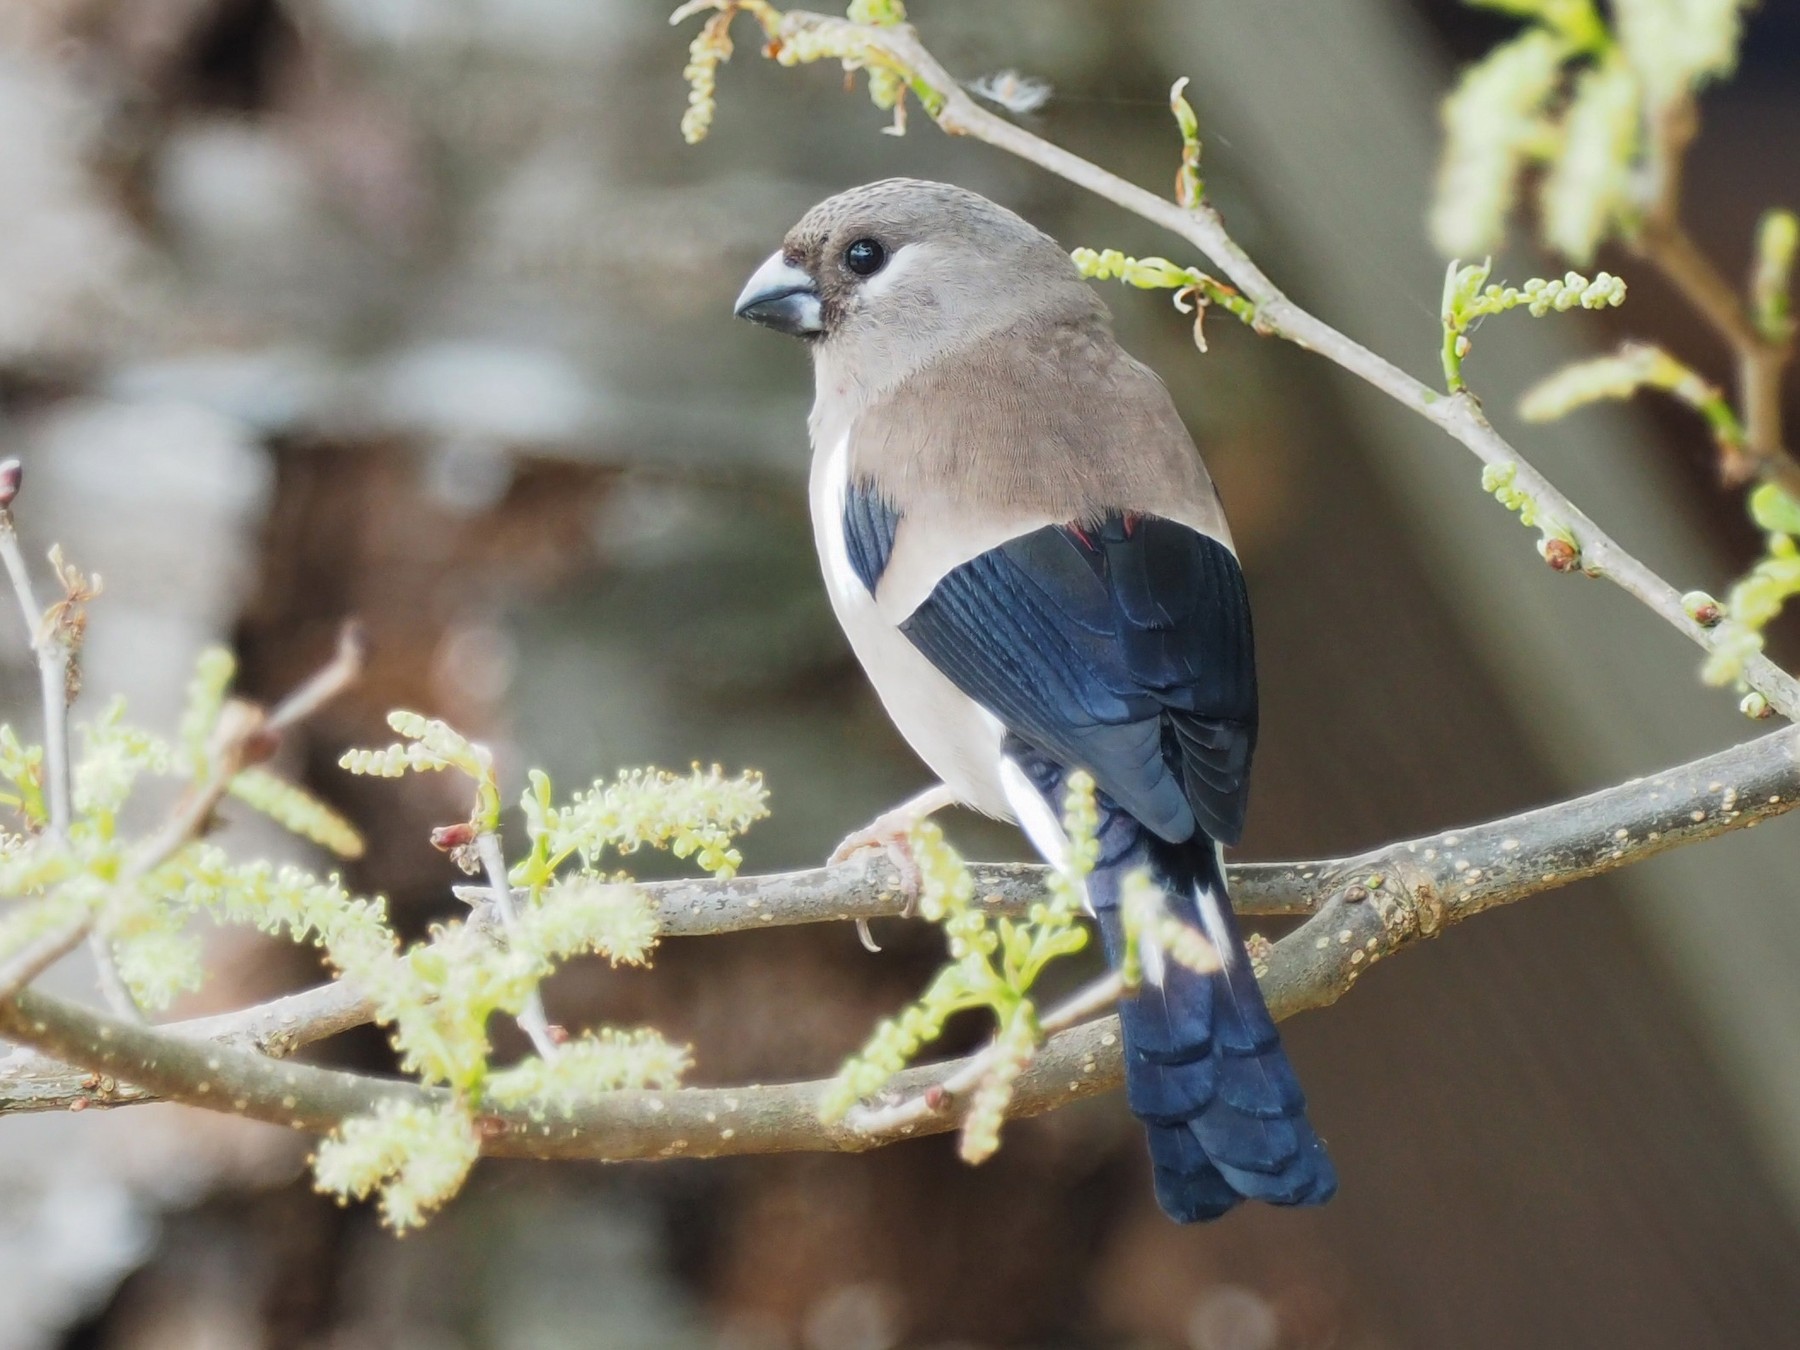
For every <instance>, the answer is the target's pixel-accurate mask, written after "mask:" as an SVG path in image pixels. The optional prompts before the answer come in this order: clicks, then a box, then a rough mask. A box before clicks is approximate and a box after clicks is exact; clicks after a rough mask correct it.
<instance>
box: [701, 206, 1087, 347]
mask: <svg viewBox="0 0 1800 1350" xmlns="http://www.w3.org/2000/svg"><path fill="white" fill-rule="evenodd" d="M1099 308H1100V306H1099V301H1098V299H1097V298H1096V297H1095V296H1094V294H1093V292H1092V290H1091V289H1090V288H1089V287H1088V286H1087V285H1086V284H1085V283H1083V282H1082V280H1081V278H1080V275H1079V274H1078V273H1077V272H1076V270H1075V267H1074V264H1073V263H1071V262H1070V261H1069V256H1068V254H1067V253H1065V252H1064V251H1063V249H1062V247H1061V245H1059V244H1058V243H1057V242H1056V241H1055V240H1054V239H1052V238H1051V237H1050V236H1049V235H1047V234H1045V233H1043V231H1041V230H1039V229H1037V228H1035V227H1034V226H1032V225H1030V224H1028V223H1027V222H1026V221H1024V220H1023V219H1021V218H1020V217H1019V216H1017V215H1015V214H1014V213H1013V212H1011V211H1008V210H1007V209H1006V208H1005V207H1003V206H999V205H996V204H995V203H994V202H991V201H989V200H988V199H987V198H985V197H982V196H980V195H978V194H976V193H973V192H969V191H967V190H966V189H963V188H958V187H952V186H950V185H948V184H946V183H929V182H923V181H921V180H918V179H913V178H890V179H886V180H884V181H882V182H879V183H870V184H868V185H867V186H865V187H859V188H852V189H850V190H849V191H848V192H841V193H839V194H838V195H837V196H835V197H830V198H827V199H826V200H825V201H822V202H820V203H819V204H818V205H817V206H815V207H813V209H812V210H810V211H808V212H807V213H806V214H805V215H804V216H802V217H801V219H800V222H799V223H798V224H797V225H795V226H794V228H793V229H791V230H789V231H788V234H787V238H786V239H785V240H783V241H782V245H781V247H780V248H779V249H777V250H776V251H775V253H773V254H772V255H770V257H769V259H768V261H767V262H765V263H763V265H762V266H761V267H759V268H757V270H756V273H755V275H753V276H752V277H751V278H750V281H749V283H748V284H747V285H746V286H745V287H744V291H743V294H742V295H740V296H739V297H738V302H737V310H736V312H737V314H738V316H739V317H740V318H745V319H749V320H750V321H751V322H753V323H759V324H763V325H764V326H766V327H769V328H773V329H775V330H777V331H778V332H782V333H788V334H791V335H793V336H795V337H801V338H805V339H806V340H808V341H809V342H811V343H813V344H815V350H818V351H821V352H823V351H824V350H825V349H827V348H834V349H837V350H839V351H844V352H846V354H847V353H848V351H849V350H852V349H854V350H857V351H860V352H863V353H866V355H867V356H869V357H871V358H876V359H878V360H880V361H881V362H882V364H883V365H884V366H886V367H888V368H889V369H890V372H891V373H896V374H897V373H898V371H897V370H893V367H894V366H895V365H896V364H897V365H898V366H899V367H902V368H905V367H911V366H913V365H916V364H918V363H919V362H921V361H922V360H924V359H925V358H926V356H927V354H931V353H941V352H943V351H945V350H946V349H949V348H953V347H955V346H958V345H960V344H962V343H964V342H969V341H973V340H974V339H976V338H978V337H980V336H982V335H983V334H986V333H991V332H996V331H1000V330H1002V329H1006V328H1010V327H1013V326H1015V325H1017V324H1019V323H1021V322H1026V321H1029V320H1030V319H1032V318H1037V317H1042V318H1045V319H1048V320H1051V321H1054V320H1055V319H1057V318H1061V317H1064V316H1068V317H1081V316H1085V315H1090V314H1093V313H1094V312H1095V311H1096V310H1098V309H1099Z"/></svg>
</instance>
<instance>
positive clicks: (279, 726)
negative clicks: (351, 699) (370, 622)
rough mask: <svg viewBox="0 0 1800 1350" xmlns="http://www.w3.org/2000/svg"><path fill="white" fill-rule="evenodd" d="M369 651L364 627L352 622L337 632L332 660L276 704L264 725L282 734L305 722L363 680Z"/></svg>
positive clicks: (354, 621)
mask: <svg viewBox="0 0 1800 1350" xmlns="http://www.w3.org/2000/svg"><path fill="white" fill-rule="evenodd" d="M368 652H369V644H368V637H367V635H366V634H365V633H364V632H363V626H362V625H361V624H360V623H358V622H357V621H356V620H354V619H352V620H350V621H349V622H348V623H346V624H344V626H343V627H342V628H340V629H338V640H337V648H336V649H335V650H334V651H333V652H332V654H331V660H329V661H328V662H326V663H325V664H324V665H322V666H320V667H319V669H318V670H316V671H314V672H313V674H312V675H310V676H308V677H307V679H306V681H305V682H304V683H303V684H301V685H300V686H299V687H298V688H296V689H294V690H292V691H290V692H289V694H288V696H287V697H286V698H284V699H282V700H281V702H279V703H277V704H276V705H275V707H274V709H273V710H272V711H271V712H270V713H269V716H268V720H267V722H265V723H264V725H265V726H266V727H267V729H268V730H269V731H272V732H276V733H280V732H283V731H286V730H287V729H288V728H289V727H292V726H296V725H298V724H299V723H301V722H304V721H305V720H306V719H307V718H309V717H311V716H312V715H313V714H314V713H316V712H318V711H319V709H320V708H323V707H324V706H325V705H326V704H327V703H329V702H331V700H332V699H334V698H336V697H337V696H338V695H339V694H341V693H343V692H344V691H345V690H346V689H348V688H349V687H350V686H351V685H353V684H355V683H356V682H357V681H358V680H359V679H361V678H362V673H363V667H364V666H365V665H366V664H367V662H368Z"/></svg>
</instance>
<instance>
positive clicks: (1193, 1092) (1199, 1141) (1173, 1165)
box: [1088, 812, 1337, 1223]
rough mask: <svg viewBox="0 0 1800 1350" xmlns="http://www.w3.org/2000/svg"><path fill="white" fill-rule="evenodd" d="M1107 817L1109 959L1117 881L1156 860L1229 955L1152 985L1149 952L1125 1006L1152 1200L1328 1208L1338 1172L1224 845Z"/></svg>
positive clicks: (1190, 914)
mask: <svg viewBox="0 0 1800 1350" xmlns="http://www.w3.org/2000/svg"><path fill="white" fill-rule="evenodd" d="M1107 815H1108V817H1109V818H1108V819H1107V820H1106V822H1105V827H1104V829H1103V834H1102V839H1101V860H1100V863H1099V865H1098V866H1097V867H1096V868H1095V870H1094V872H1093V874H1092V875H1091V876H1090V877H1089V878H1088V891H1089V895H1090V898H1091V900H1092V903H1093V906H1094V913H1095V916H1096V918H1097V919H1098V920H1099V921H1100V927H1101V931H1102V933H1103V934H1104V937H1105V940H1106V946H1107V955H1108V957H1109V959H1111V960H1113V961H1115V962H1116V961H1117V960H1118V957H1119V946H1120V943H1121V941H1122V939H1123V931H1122V924H1121V922H1120V918H1119V910H1118V902H1119V887H1120V884H1121V882H1122V881H1123V880H1124V877H1125V876H1126V874H1127V873H1129V872H1130V871H1131V870H1132V869H1134V868H1137V867H1147V868H1148V869H1149V870H1150V873H1151V875H1152V876H1153V878H1154V879H1155V880H1156V882H1157V884H1158V885H1159V886H1160V887H1161V888H1162V890H1163V893H1164V895H1165V897H1166V902H1167V904H1168V906H1169V908H1170V910H1171V912H1172V913H1173V914H1174V915H1175V916H1176V917H1177V918H1178V919H1180V920H1181V921H1182V922H1184V923H1188V924H1191V925H1193V926H1194V927H1196V928H1198V929H1199V930H1200V931H1201V932H1203V933H1205V934H1206V935H1207V937H1208V938H1209V939H1211V941H1212V943H1213V945H1214V946H1215V947H1216V948H1217V949H1218V953H1219V957H1220V960H1221V961H1222V962H1223V966H1222V968H1221V969H1220V970H1218V971H1216V972H1214V973H1212V974H1206V975H1202V974H1199V973H1197V972H1195V971H1193V970H1190V969H1188V968H1187V967H1185V966H1181V965H1178V964H1177V963H1176V962H1174V961H1173V960H1165V961H1162V962H1161V963H1160V966H1161V969H1160V975H1161V980H1160V982H1155V981H1152V980H1151V979H1150V978H1148V976H1149V975H1150V974H1152V973H1157V966H1158V964H1159V963H1158V962H1157V961H1156V960H1155V958H1154V956H1153V955H1151V956H1150V957H1149V958H1148V959H1147V960H1146V963H1145V964H1146V967H1147V969H1146V976H1147V978H1146V979H1145V982H1144V984H1143V986H1142V988H1141V989H1140V990H1139V992H1138V993H1137V995H1136V996H1135V997H1133V998H1130V999H1127V1000H1125V1001H1123V1002H1122V1003H1121V1004H1120V1006H1119V1017H1120V1021H1121V1023H1122V1025H1123V1027H1124V1041H1125V1091H1126V1096H1127V1099H1128V1100H1129V1102H1130V1104H1131V1110H1132V1114H1134V1115H1135V1116H1137V1117H1138V1118H1139V1119H1140V1120H1142V1121H1143V1122H1144V1127H1145V1129H1146V1130H1147V1131H1148V1132H1149V1137H1150V1159H1151V1162H1152V1164H1153V1165H1154V1167H1155V1175H1156V1199H1157V1202H1158V1203H1159V1204H1160V1205H1161V1206H1162V1208H1163V1212H1164V1213H1166V1214H1168V1215H1169V1216H1170V1217H1171V1218H1173V1219H1175V1220H1176V1221H1177V1222H1179V1223H1194V1222H1196V1221H1199V1220H1203V1219H1215V1218H1217V1217H1218V1216H1219V1215H1221V1214H1223V1213H1225V1211H1227V1210H1229V1209H1231V1208H1232V1207H1233V1206H1235V1205H1236V1204H1238V1203H1239V1202H1240V1201H1242V1200H1265V1201H1268V1202H1269V1203H1270V1204H1275V1205H1317V1204H1323V1203H1324V1202H1325V1201H1326V1200H1329V1199H1330V1198H1331V1196H1332V1194H1333V1193H1334V1192H1335V1191H1336V1190H1337V1173H1336V1172H1335V1171H1334V1170H1333V1168H1332V1166H1331V1159H1330V1158H1329V1157H1327V1156H1326V1153H1325V1146H1324V1145H1323V1144H1322V1143H1321V1142H1320V1141H1319V1137H1318V1135H1317V1134H1315V1133H1314V1132H1313V1128H1312V1126H1311V1124H1310V1123H1308V1121H1307V1119H1306V1098H1305V1096H1304V1095H1303V1094H1302V1093H1301V1091H1300V1084H1299V1082H1298V1081H1297V1080H1296V1079H1295V1077H1294V1071H1293V1068H1292V1067H1291V1066H1290V1065H1289V1064H1288V1059H1287V1055H1286V1054H1285V1053H1284V1052H1283V1051H1282V1048H1281V1038H1280V1036H1279V1035H1278V1034H1277V1033H1276V1030H1275V1023H1274V1020H1273V1019H1272V1018H1270V1016H1269V1010H1268V1007H1267V1005H1265V1004H1264V1002H1263V997H1262V993H1261V991H1260V990H1259V989H1258V988H1257V986H1256V976H1255V975H1254V974H1253V973H1252V971H1251V969H1250V958H1249V955H1248V953H1247V952H1246V951H1245V950H1244V941H1243V938H1242V937H1241V936H1240V934H1239V932H1238V926H1237V920H1236V918H1235V917H1234V916H1233V914H1232V912H1231V902H1230V900H1229V899H1228V898H1227V896H1226V892H1225V878H1224V875H1223V872H1222V869H1221V867H1220V864H1219V854H1218V849H1217V847H1216V846H1215V845H1214V844H1213V842H1212V840H1210V839H1208V838H1206V837H1205V836H1204V835H1201V836H1198V837H1196V838H1195V839H1192V840H1189V841H1188V842H1186V843H1181V844H1171V843H1168V842H1167V841H1165V840H1162V839H1159V838H1157V837H1156V836H1155V835H1153V834H1151V833H1150V831H1148V830H1146V829H1144V828H1143V827H1142V826H1141V825H1138V823H1137V822H1136V821H1135V820H1132V819H1131V818H1130V817H1129V816H1126V815H1125V813H1123V812H1108V813H1107Z"/></svg>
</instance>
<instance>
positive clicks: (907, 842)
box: [827, 784, 956, 952]
mask: <svg viewBox="0 0 1800 1350" xmlns="http://www.w3.org/2000/svg"><path fill="white" fill-rule="evenodd" d="M955 801H956V795H955V794H954V793H953V792H951V791H950V789H949V788H947V787H944V786H943V785H941V784H940V785H939V786H937V787H934V788H930V789H928V790H926V791H924V792H921V793H920V794H919V795H918V796H916V797H914V798H912V799H911V800H909V801H905V802H902V803H901V804H900V805H899V806H896V807H895V808H894V809H893V810H891V811H884V812H882V813H881V814H880V815H879V816H877V817H875V819H874V820H872V821H870V822H869V823H868V824H867V825H865V826H863V828H862V829H860V830H856V831H854V832H853V833H851V834H848V835H846V836H845V837H844V841H843V842H842V843H841V844H839V845H838V846H837V847H836V848H835V849H833V850H832V853H831V857H830V858H829V859H828V860H827V862H828V864H836V863H841V862H848V861H849V860H850V859H851V858H854V857H856V856H857V855H858V854H861V853H867V852H870V851H872V850H875V849H879V850H880V851H881V852H882V853H884V854H886V855H887V860H888V863H889V864H890V865H891V866H892V867H893V869H894V871H895V872H896V873H898V874H899V879H900V894H901V897H902V899H903V901H904V904H903V907H902V909H901V910H900V914H901V917H902V918H907V919H910V918H912V917H913V915H914V914H915V913H916V912H917V910H918V904H919V895H920V893H921V891H923V889H924V885H925V877H924V874H923V873H922V872H921V871H920V870H919V863H918V859H916V858H914V857H913V851H912V832H913V827H914V826H915V825H917V824H918V823H919V822H920V821H921V820H923V819H925V817H927V816H929V815H931V814H932V813H933V812H935V811H941V810H942V809H943V808H944V807H946V806H949V805H951V804H953V803H954V802H955ZM856 932H857V936H858V937H860V938H861V939H862V944H863V946H864V947H866V948H868V949H869V950H870V951H872V952H878V951H880V950H881V948H880V947H878V946H876V944H875V939H874V938H873V937H872V936H870V934H869V924H868V920H866V919H858V920H857V921H856Z"/></svg>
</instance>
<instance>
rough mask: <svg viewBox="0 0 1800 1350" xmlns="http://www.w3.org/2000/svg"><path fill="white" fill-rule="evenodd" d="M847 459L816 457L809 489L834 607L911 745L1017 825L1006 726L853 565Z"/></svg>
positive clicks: (845, 445) (837, 453)
mask: <svg viewBox="0 0 1800 1350" xmlns="http://www.w3.org/2000/svg"><path fill="white" fill-rule="evenodd" d="M848 456H849V438H848V437H844V438H841V439H839V440H838V441H836V442H835V443H834V444H833V445H832V446H831V448H830V449H829V450H828V451H826V452H825V453H823V454H819V455H815V456H814V458H813V469H812V482H811V484H810V489H811V491H810V495H811V499H812V518H813V536H814V539H815V541H816V542H817V544H818V549H819V559H820V562H821V563H822V564H823V566H824V571H825V585H826V589H827V590H828V592H829V593H830V596H831V608H832V610H833V611H834V612H835V613H836V614H837V618H838V622H839V623H840V624H841V625H842V626H843V629H844V634H845V636H846V637H848V638H849V639H850V646H851V649H852V650H853V651H855V653H856V658H857V660H859V661H860V662H862V667H863V669H864V670H865V671H867V672H868V676H869V682H870V683H871V684H873V685H874V686H875V692H876V694H877V695H879V696H880V698H881V702H882V706H883V707H885V708H886V709H887V712H888V716H889V717H891V718H892V719H893V721H894V725H895V726H896V727H898V728H899V729H900V734H901V735H902V736H904V737H905V738H906V742H907V744H908V745H910V746H912V748H913V750H914V752H915V753H917V754H918V756H919V758H920V759H922V760H924V761H925V763H926V764H927V765H928V766H929V767H930V768H931V771H932V772H933V773H935V774H937V776H938V778H939V779H940V780H941V781H942V782H943V783H944V785H945V786H946V787H948V788H950V789H951V790H952V791H953V792H955V793H956V795H957V797H958V798H959V799H960V800H962V801H964V802H966V803H968V804H969V805H970V806H972V807H974V808H975V809H976V810H978V811H982V812H985V813H986V814H988V815H990V816H995V817H998V818H999V819H1001V820H1011V819H1013V818H1014V811H1013V807H1012V803H1011V802H1010V801H1009V799H1008V794H1007V791H1006V788H1005V785H1004V784H1003V782H1002V780H1001V767H1000V766H1001V754H1000V744H1001V741H1002V740H1003V739H1004V737H1005V735H1006V728H1005V727H1004V726H1002V725H1001V724H1000V721H999V719H998V718H996V717H995V716H994V715H993V714H992V713H990V712H988V711H987V709H985V708H983V707H982V706H981V705H980V704H978V703H977V702H975V700H974V699H972V698H970V697H969V696H968V695H967V694H965V693H963V692H962V690H960V689H958V688H957V687H956V686H955V685H954V684H952V683H951V682H950V681H949V680H948V679H946V678H945V677H944V675H943V674H942V673H941V672H940V671H939V670H938V668H937V667H936V666H934V665H932V664H931V662H930V661H928V660H926V658H925V657H924V656H923V655H922V654H921V653H920V652H919V649H918V648H916V647H914V646H913V644H912V641H911V640H910V639H909V638H908V637H907V636H906V634H904V633H902V632H901V631H900V630H899V629H898V628H896V627H895V626H894V624H893V623H892V622H890V621H889V620H888V619H886V618H884V617H883V616H882V615H881V614H880V613H879V612H878V611H877V609H876V606H875V599H874V597H873V596H871V595H870V594H869V590H868V587H866V586H864V585H863V583H862V578H860V577H858V576H857V575H856V569H855V568H853V567H852V566H851V565H850V554H849V551H848V549H847V547H846V545H845V542H844V497H845V490H846V487H847V473H848ZM1033 842H1034V843H1035V842H1036V841H1035V840H1034V841H1033Z"/></svg>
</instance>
